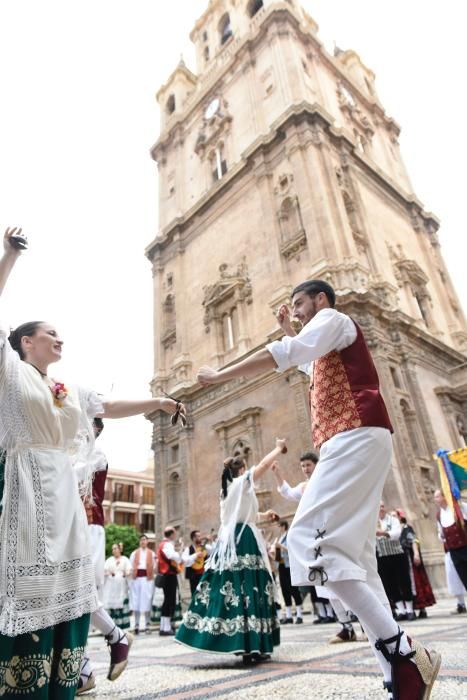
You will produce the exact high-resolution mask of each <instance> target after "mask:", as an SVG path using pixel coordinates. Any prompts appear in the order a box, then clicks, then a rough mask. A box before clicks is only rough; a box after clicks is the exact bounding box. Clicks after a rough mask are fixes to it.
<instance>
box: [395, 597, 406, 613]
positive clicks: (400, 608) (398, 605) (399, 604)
mask: <svg viewBox="0 0 467 700" xmlns="http://www.w3.org/2000/svg"><path fill="white" fill-rule="evenodd" d="M396 611H397V612H398V613H399V615H405V605H404V601H402V600H398V601H397V603H396Z"/></svg>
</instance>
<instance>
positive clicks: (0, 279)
mask: <svg viewBox="0 0 467 700" xmlns="http://www.w3.org/2000/svg"><path fill="white" fill-rule="evenodd" d="M20 233H21V230H17V229H11V230H10V229H7V230H6V232H5V235H4V239H3V246H4V253H3V256H2V257H1V259H0V294H1V293H2V292H3V290H4V287H5V285H6V283H7V281H8V278H9V275H10V273H11V271H12V269H13V267H14V266H15V264H16V262H17V260H18V258H19V256H20V253H21V251H20V250H18V249H17V248H15V247H14V245H15V237H17V236H18V234H20ZM62 345H63V342H62V340H61V339H60V337H59V335H58V333H57V331H56V330H55V328H54V327H53V326H51V325H50V324H48V323H45V322H31V323H25V324H23V325H22V326H20V327H19V328H17V329H16V330H15V331H13V332H12V333H11V334H10V336H9V338H8V334H7V332H6V331H5V330H4V329H1V328H0V449H3V450H5V451H6V462H5V474H4V491H3V498H2V513H1V515H0V696H1V697H2V698H3V700H10V698H15V700H16V699H17V697H18V696H19V695H26V694H27V697H28V699H29V700H33V699H34V700H46V699H50V698H53V699H54V700H71V698H73V697H74V695H75V691H76V688H77V685H78V680H79V673H80V665H81V660H82V655H83V651H84V647H85V646H86V639H87V634H88V627H89V617H90V613H91V612H93V611H94V610H95V609H96V608H97V607H98V601H97V595H96V589H95V583H94V573H93V567H92V561H91V551H90V544H89V535H88V527H87V520H86V514H85V510H84V507H83V504H82V501H81V498H80V493H79V488H78V482H77V477H76V473H75V469H74V464H77V463H80V464H85V463H86V462H87V461H88V459H89V455H90V454H91V453H92V450H93V446H94V435H93V430H92V419H93V418H94V417H95V416H97V415H100V416H102V417H107V418H123V417H125V416H132V415H137V414H140V413H145V412H150V411H154V410H157V409H160V410H163V411H165V412H167V413H172V414H173V413H176V412H177V411H178V412H179V413H180V412H182V413H184V411H185V409H184V407H183V406H182V405H181V404H177V402H175V401H172V400H171V399H166V398H163V399H159V398H153V399H147V400H143V401H102V400H101V399H100V397H99V396H98V395H97V394H96V393H95V392H93V391H89V390H86V389H83V388H81V387H75V386H71V385H68V384H67V385H66V386H65V385H64V384H63V383H61V382H58V381H56V380H55V379H52V377H50V376H49V365H51V364H52V363H54V362H57V361H58V360H60V357H61V354H62ZM90 476H91V475H90ZM90 486H91V479H89V480H88V491H89V489H90Z"/></svg>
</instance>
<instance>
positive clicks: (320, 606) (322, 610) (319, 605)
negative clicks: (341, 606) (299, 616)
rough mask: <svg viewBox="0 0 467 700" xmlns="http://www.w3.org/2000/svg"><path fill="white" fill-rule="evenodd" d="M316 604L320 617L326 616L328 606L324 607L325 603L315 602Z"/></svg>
mask: <svg viewBox="0 0 467 700" xmlns="http://www.w3.org/2000/svg"><path fill="white" fill-rule="evenodd" d="M315 605H316V610H317V611H318V615H319V616H320V617H326V608H325V607H324V603H315Z"/></svg>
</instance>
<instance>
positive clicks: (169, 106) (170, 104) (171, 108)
mask: <svg viewBox="0 0 467 700" xmlns="http://www.w3.org/2000/svg"><path fill="white" fill-rule="evenodd" d="M165 111H166V112H167V114H173V113H174V112H175V95H174V94H172V95H170V96H169V99H168V100H167V102H166V105H165Z"/></svg>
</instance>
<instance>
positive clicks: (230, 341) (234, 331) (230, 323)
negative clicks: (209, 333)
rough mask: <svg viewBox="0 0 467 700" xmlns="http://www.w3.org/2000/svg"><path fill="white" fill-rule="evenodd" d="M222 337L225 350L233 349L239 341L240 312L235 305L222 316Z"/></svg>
mask: <svg viewBox="0 0 467 700" xmlns="http://www.w3.org/2000/svg"><path fill="white" fill-rule="evenodd" d="M222 338H223V341H224V352H229V350H233V348H234V347H235V346H236V344H237V341H238V312H237V308H236V307H235V306H234V307H233V308H232V309H230V311H228V312H226V313H225V314H223V316H222Z"/></svg>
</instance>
